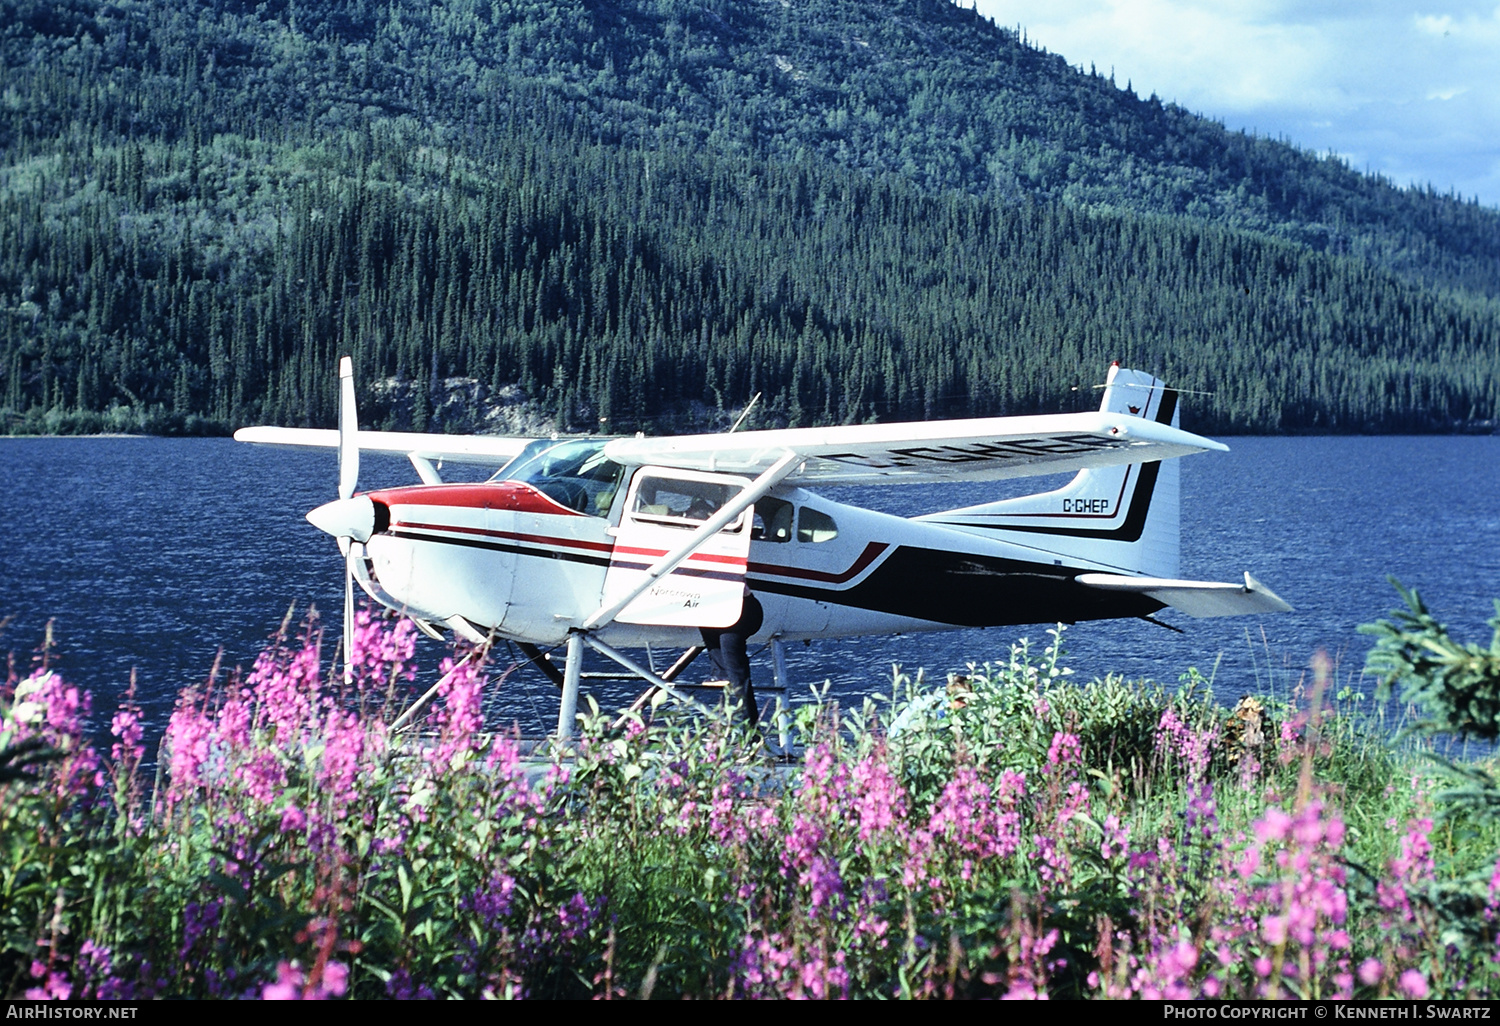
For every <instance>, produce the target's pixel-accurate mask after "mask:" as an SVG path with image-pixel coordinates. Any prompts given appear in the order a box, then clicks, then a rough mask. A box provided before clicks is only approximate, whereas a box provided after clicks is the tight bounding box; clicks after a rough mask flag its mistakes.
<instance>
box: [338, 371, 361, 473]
mask: <svg viewBox="0 0 1500 1026" xmlns="http://www.w3.org/2000/svg"><path fill="white" fill-rule="evenodd" d="M357 484H359V411H358V410H357V409H355V406H354V360H353V359H351V358H350V357H347V356H346V357H344V358H343V359H342V360H340V361H339V498H341V499H347V498H349V497H350V496H352V495H353V494H354V488H355V486H356V485H357Z"/></svg>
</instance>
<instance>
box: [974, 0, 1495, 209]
mask: <svg viewBox="0 0 1500 1026" xmlns="http://www.w3.org/2000/svg"><path fill="white" fill-rule="evenodd" d="M960 2H961V3H962V4H963V5H964V6H968V5H969V3H970V2H971V0H960ZM976 6H977V7H978V9H979V11H980V13H981V14H984V15H986V16H989V17H992V18H994V19H995V21H996V22H998V23H999V24H1001V25H1004V26H1007V27H1011V28H1014V27H1016V26H1018V25H1019V26H1021V27H1022V28H1024V29H1025V30H1026V34H1027V36H1028V38H1029V39H1030V40H1031V41H1032V42H1033V43H1035V44H1038V45H1041V46H1044V47H1046V48H1047V49H1048V50H1050V51H1052V52H1053V53H1057V54H1061V55H1062V56H1063V57H1064V58H1066V59H1067V60H1068V62H1069V63H1070V64H1073V65H1074V66H1082V67H1085V68H1087V67H1088V66H1089V65H1090V64H1091V63H1092V64H1093V65H1095V66H1096V67H1097V68H1098V69H1099V71H1101V72H1103V73H1106V74H1107V73H1108V72H1109V70H1110V69H1111V68H1113V69H1114V74H1115V81H1116V83H1117V84H1119V85H1121V86H1124V85H1125V83H1126V81H1127V80H1128V81H1129V82H1130V83H1131V84H1132V85H1133V86H1134V88H1135V91H1136V93H1137V94H1138V95H1141V96H1149V95H1150V94H1151V93H1153V92H1155V93H1156V94H1157V95H1158V96H1160V97H1161V98H1162V99H1163V100H1165V101H1169V102H1176V103H1178V104H1180V105H1181V106H1183V107H1186V108H1187V109H1188V110H1191V111H1194V112H1195V113H1198V114H1203V115H1206V116H1208V117H1212V118H1215V119H1217V120H1219V121H1222V122H1223V123H1224V124H1226V125H1227V126H1229V127H1230V128H1234V129H1248V130H1254V131H1255V132H1258V133H1259V134H1261V135H1266V136H1270V137H1273V138H1282V139H1285V140H1287V141H1288V142H1291V143H1293V144H1295V145H1297V146H1300V147H1302V148H1304V149H1310V150H1315V151H1317V152H1319V153H1327V152H1329V151H1332V152H1334V153H1337V154H1338V155H1340V156H1342V157H1343V158H1344V159H1346V160H1347V161H1348V162H1349V163H1350V164H1351V166H1353V167H1354V168H1356V169H1358V170H1361V171H1370V172H1373V173H1379V174H1383V175H1385V176H1386V177H1387V178H1390V179H1391V180H1392V181H1394V182H1396V183H1397V184H1398V185H1411V184H1416V185H1426V184H1429V183H1430V184H1432V185H1433V186H1435V187H1436V188H1437V189H1439V190H1440V191H1443V192H1446V191H1448V190H1449V189H1453V190H1455V191H1457V192H1458V194H1459V195H1461V196H1463V197H1464V198H1465V199H1469V198H1472V197H1474V196H1476V195H1477V196H1478V197H1479V201H1480V202H1481V203H1483V204H1484V205H1486V206H1489V207H1497V208H1500V0H1483V2H1469V0H1431V2H1429V0H1414V2H1401V0H1370V2H1358V0H1350V2H1330V0H1295V2H1292V0H1217V2H1200V0H977V4H976Z"/></svg>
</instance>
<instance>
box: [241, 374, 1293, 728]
mask: <svg viewBox="0 0 1500 1026" xmlns="http://www.w3.org/2000/svg"><path fill="white" fill-rule="evenodd" d="M339 377H340V400H339V427H338V429H337V430H336V431H335V430H331V429H330V430H319V429H300V428H280V427H251V428H244V429H241V430H240V431H238V432H236V433H235V438H236V439H237V440H239V441H242V442H254V443H265V444H273V445H293V446H321V447H328V448H336V449H337V451H338V468H339V484H338V498H337V499H335V500H333V501H331V502H329V503H327V504H325V505H322V506H319V507H318V508H317V509H315V510H313V511H312V512H310V513H308V514H307V519H308V520H309V521H310V522H311V523H312V524H313V525H314V526H316V527H318V528H320V529H321V530H323V531H325V532H327V533H328V534H330V535H332V536H333V537H334V538H336V539H337V540H338V543H339V545H340V547H341V549H342V550H343V553H344V558H345V609H344V626H345V631H344V651H345V653H346V663H347V653H348V650H349V643H350V634H351V632H352V623H353V602H354V586H355V585H356V584H357V585H358V586H359V587H360V588H361V589H362V590H363V591H364V592H365V593H366V594H367V595H369V596H370V597H371V598H372V599H374V600H375V601H376V602H378V603H380V604H381V605H383V606H385V607H387V608H389V609H392V610H395V611H396V612H397V613H399V614H401V615H403V616H407V617H410V618H411V619H412V620H413V621H415V623H416V625H417V626H418V627H419V628H420V629H421V630H422V631H423V632H424V633H426V634H428V635H430V636H432V637H435V638H443V637H444V636H445V634H444V632H445V631H451V632H452V633H453V634H454V635H456V636H458V637H459V638H463V639H465V640H467V641H469V642H472V643H474V644H475V645H479V646H486V645H489V644H492V643H494V642H495V641H497V640H506V641H510V642H514V643H516V644H517V645H518V647H520V648H521V651H522V652H523V653H525V655H526V656H527V658H528V659H530V660H532V661H533V662H535V663H537V665H538V666H539V667H541V668H542V669H543V670H544V671H545V672H547V673H548V675H549V676H550V677H552V679H553V680H554V682H555V683H556V684H558V685H559V686H560V688H561V692H562V700H561V706H560V709H559V711H558V719H557V734H556V736H557V738H558V739H560V740H566V739H567V738H569V737H570V736H571V734H572V732H573V729H574V725H575V719H576V714H577V708H578V696H579V684H580V679H581V670H582V663H583V659H584V652H585V650H586V649H591V650H593V651H595V652H597V653H599V654H601V655H603V656H605V657H607V658H608V659H610V660H613V661H614V662H615V663H617V664H619V665H620V666H621V667H623V668H624V670H625V671H627V673H628V674H631V675H634V676H636V677H639V678H640V679H641V680H643V681H644V682H645V683H646V685H647V686H648V688H649V689H650V690H649V691H648V695H649V694H652V693H658V694H663V695H666V696H670V697H672V698H674V699H677V700H679V701H682V702H685V703H688V704H690V705H695V706H696V705H698V703H697V702H696V701H695V700H693V699H692V698H691V697H690V696H688V695H687V694H685V693H684V692H683V691H682V690H681V687H680V686H679V685H674V683H673V681H674V680H675V679H676V677H677V675H678V674H679V673H680V672H681V671H682V669H683V668H684V667H685V666H686V665H687V663H688V662H690V661H691V658H692V657H693V656H694V655H696V654H698V652H699V651H701V649H700V648H699V644H700V640H701V636H700V629H701V628H724V627H728V626H730V625H731V624H734V623H735V622H736V621H737V620H738V619H739V617H740V614H741V610H742V608H743V603H744V602H745V595H746V594H747V587H748V591H749V592H751V593H753V594H754V595H756V596H757V597H758V599H759V601H760V603H761V606H762V608H763V610H764V617H763V625H762V627H761V629H760V630H759V632H757V634H756V635H755V636H754V638H753V639H752V641H753V642H754V643H758V644H768V645H769V647H770V649H771V654H772V663H773V666H774V667H775V670H776V676H777V683H778V684H779V685H781V686H783V687H784V686H785V685H786V668H785V667H786V664H785V658H784V654H783V646H785V645H786V644H788V643H790V642H796V641H811V640H814V639H821V638H848V637H856V636H863V635H877V634H893V633H910V632H916V631H939V630H949V629H953V628H958V627H997V626H1009V625H1020V624H1039V623H1046V624H1052V623H1059V622H1063V623H1074V622H1077V621H1082V620H1102V619H1112V618H1144V619H1151V618H1152V614H1154V613H1156V612H1158V611H1160V610H1162V609H1164V608H1167V607H1170V608H1172V609H1175V610H1178V611H1180V612H1182V613H1185V614H1187V615H1188V616H1194V617H1205V616H1234V615H1242V614H1255V613H1274V612H1284V611H1287V610H1289V609H1290V608H1291V607H1290V606H1289V605H1287V603H1286V602H1284V601H1282V599H1281V598H1279V597H1278V596H1277V595H1276V594H1275V593H1274V592H1272V591H1271V590H1270V589H1268V588H1266V587H1265V586H1264V585H1262V584H1261V583H1260V582H1259V581H1257V580H1256V579H1255V578H1254V577H1252V576H1251V575H1250V574H1249V573H1248V572H1246V573H1245V574H1244V580H1243V582H1237V583H1219V582H1211V581H1191V580H1181V579H1179V578H1178V558H1179V526H1178V524H1179V517H1178V506H1179V499H1178V480H1179V469H1178V468H1179V464H1178V463H1177V458H1178V457H1181V456H1186V455H1189V454H1192V453H1198V452H1205V451H1213V450H1225V449H1227V446H1224V445H1222V444H1220V443H1219V442H1215V441H1212V440H1210V439H1207V438H1203V437H1200V436H1198V435H1195V434H1192V433H1190V432H1187V431H1183V430H1182V429H1181V428H1180V427H1179V426H1178V422H1179V409H1178V393H1177V392H1176V391H1175V390H1174V389H1172V388H1169V387H1168V386H1166V385H1165V384H1163V383H1162V382H1161V381H1159V380H1157V379H1156V378H1155V377H1154V376H1152V375H1150V374H1147V373H1144V372H1141V371H1135V370H1126V369H1123V368H1121V367H1120V366H1119V365H1118V364H1116V365H1114V366H1112V367H1111V368H1110V370H1109V374H1108V379H1107V381H1106V383H1105V385H1104V388H1103V400H1102V402H1101V403H1100V406H1099V410H1098V411H1097V412H1089V413H1072V414H1057V415H1043V416H1024V417H991V418H983V419H972V420H951V421H927V422H919V423H904V424H872V425H855V426H841V427H825V428H791V429H782V430H767V431H744V432H738V433H729V434H703V435H687V436H677V437H659V438H647V437H643V436H640V435H637V436H636V437H633V438H630V437H618V438H605V437H586V438H567V439H557V438H551V439H524V438H501V437H490V436H457V435H433V434H414V433H406V432H383V431H361V430H359V428H358V423H357V420H358V418H357V411H356V406H355V397H354V374H353V366H352V361H351V360H350V359H349V358H348V357H345V358H344V359H343V360H342V361H341V363H340V368H339ZM362 451H364V452H381V453H391V454H400V455H404V456H406V457H407V458H408V459H409V460H410V461H411V464H412V466H413V468H414V469H415V471H416V473H417V476H418V477H419V478H420V482H421V483H420V484H415V485H411V486H408V487H396V488H382V489H377V490H373V491H368V492H364V493H357V488H358V479H359V457H360V453H361V452H362ZM444 463H461V464H478V465H482V466H486V467H494V468H495V472H494V474H493V476H491V477H490V478H489V479H488V480H485V481H482V482H478V483H448V482H444V481H443V480H442V477H441V475H440V473H439V467H440V466H442V465H443V464H444ZM1068 472H1076V474H1075V476H1074V477H1073V478H1072V479H1071V480H1070V481H1069V482H1068V483H1067V484H1065V485H1063V486H1062V487H1060V488H1056V489H1054V490H1051V491H1045V492H1040V493H1037V494H1033V495H1025V496H1021V497H1017V498H1005V499H1000V500H997V501H994V502H989V503H985V504H982V505H976V506H967V507H964V508H960V509H952V510H947V511H944V512H941V513H931V514H927V515H925V516H918V517H912V518H903V517H899V516H893V515H889V514H885V513H878V512H875V511H872V510H868V509H863V508H860V507H857V506H851V505H845V504H841V503H837V502H833V501H830V500H829V499H826V498H824V497H822V496H820V495H819V494H817V492H816V491H814V490H813V489H816V488H818V487H826V486H833V485H901V484H905V485H921V484H933V483H942V482H955V481H981V482H982V481H1000V480H1004V479H1008V478H1019V477H1029V476H1038V475H1050V474H1059V473H1068ZM669 646H670V647H674V648H681V649H684V650H685V651H684V655H683V656H682V658H680V659H678V660H677V662H676V663H674V664H673V666H672V667H671V668H670V669H668V670H666V671H665V672H662V673H657V672H655V670H654V669H652V668H650V667H648V666H646V665H642V663H641V661H640V660H638V659H635V658H632V657H631V656H630V655H629V654H627V652H626V651H625V650H627V649H641V648H648V649H649V648H654V647H669ZM557 647H564V648H565V651H566V658H565V660H564V663H563V666H562V668H561V670H559V669H558V667H556V666H555V665H554V664H552V663H551V662H550V661H548V659H546V658H545V657H544V656H543V653H542V649H543V648H557ZM647 661H648V662H649V659H648V660H647ZM644 698H645V696H643V700H644ZM700 707H701V706H700ZM412 711H414V710H408V715H409V714H410V713H411V712H412Z"/></svg>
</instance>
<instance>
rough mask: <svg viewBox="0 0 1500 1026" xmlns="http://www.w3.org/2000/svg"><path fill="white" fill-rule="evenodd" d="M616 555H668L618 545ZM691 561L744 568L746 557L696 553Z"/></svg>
mask: <svg viewBox="0 0 1500 1026" xmlns="http://www.w3.org/2000/svg"><path fill="white" fill-rule="evenodd" d="M615 554H616V555H622V556H647V557H649V558H651V559H660V558H661V557H662V556H665V555H666V554H667V550H666V549H638V548H636V547H635V546H634V545H616V546H615ZM688 559H690V560H699V561H701V562H704V563H728V564H729V565H730V566H744V565H745V557H744V556H720V555H715V554H714V553H711V552H695V553H693V554H692V555H691V556H689V557H688Z"/></svg>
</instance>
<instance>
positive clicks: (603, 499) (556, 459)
mask: <svg viewBox="0 0 1500 1026" xmlns="http://www.w3.org/2000/svg"><path fill="white" fill-rule="evenodd" d="M607 444H609V439H607V438H579V439H574V440H572V441H567V442H553V441H546V440H543V441H540V442H532V443H531V444H530V445H528V446H527V447H526V448H525V449H522V450H521V452H520V454H519V455H517V456H516V458H515V459H513V460H511V461H510V462H509V463H508V464H506V465H505V466H504V467H502V468H501V469H500V472H499V473H497V474H496V475H495V476H494V477H492V478H490V480H491V481H522V482H525V483H526V484H529V485H531V486H532V487H533V488H535V489H536V490H537V491H539V492H541V493H542V494H543V495H546V496H547V497H548V498H551V499H553V500H555V501H556V502H558V503H561V504H562V505H564V506H566V507H568V508H569V509H574V510H577V511H578V512H580V513H587V514H588V515H589V516H594V517H607V516H609V507H610V506H611V504H613V503H614V501H615V492H617V491H619V489H620V479H621V477H622V476H623V475H624V472H625V468H624V467H622V466H621V465H620V464H618V463H616V462H615V461H614V460H611V459H607V458H606V457H605V455H604V447H605V446H606V445H607Z"/></svg>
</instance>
